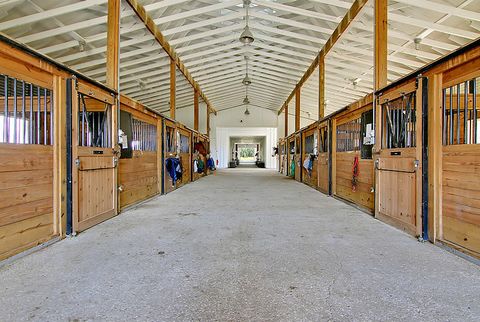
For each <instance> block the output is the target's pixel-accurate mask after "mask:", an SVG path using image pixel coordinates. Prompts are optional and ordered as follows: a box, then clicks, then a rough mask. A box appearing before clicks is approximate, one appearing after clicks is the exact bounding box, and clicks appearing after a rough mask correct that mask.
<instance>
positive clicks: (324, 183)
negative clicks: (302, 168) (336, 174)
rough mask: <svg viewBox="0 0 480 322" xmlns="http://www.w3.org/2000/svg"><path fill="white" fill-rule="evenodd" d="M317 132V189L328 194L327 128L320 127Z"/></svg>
mask: <svg viewBox="0 0 480 322" xmlns="http://www.w3.org/2000/svg"><path fill="white" fill-rule="evenodd" d="M318 132H319V135H318V151H319V152H318V160H317V165H318V189H319V190H320V191H322V192H323V193H326V194H328V193H329V191H328V190H329V189H328V186H329V179H330V170H329V137H328V127H327V126H323V127H320V129H319V130H318Z"/></svg>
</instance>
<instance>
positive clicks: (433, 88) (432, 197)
mask: <svg viewBox="0 0 480 322" xmlns="http://www.w3.org/2000/svg"><path fill="white" fill-rule="evenodd" d="M428 81H429V84H428V125H427V124H423V126H428V237H429V239H430V241H432V242H435V241H436V240H438V239H443V222H442V219H443V217H442V148H443V146H442V126H441V124H442V87H443V86H442V82H443V75H442V74H435V75H433V76H432V77H429V80H428Z"/></svg>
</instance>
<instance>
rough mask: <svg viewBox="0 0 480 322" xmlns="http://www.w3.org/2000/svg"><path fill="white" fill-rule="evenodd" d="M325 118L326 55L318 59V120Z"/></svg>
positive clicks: (321, 55)
mask: <svg viewBox="0 0 480 322" xmlns="http://www.w3.org/2000/svg"><path fill="white" fill-rule="evenodd" d="M324 117H325V55H323V54H320V56H319V57H318V119H319V120H321V119H322V118H324Z"/></svg>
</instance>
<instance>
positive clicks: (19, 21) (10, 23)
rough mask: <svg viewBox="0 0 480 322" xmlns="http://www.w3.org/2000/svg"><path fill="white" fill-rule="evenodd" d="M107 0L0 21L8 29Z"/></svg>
mask: <svg viewBox="0 0 480 322" xmlns="http://www.w3.org/2000/svg"><path fill="white" fill-rule="evenodd" d="M105 3H107V0H85V1H80V2H77V3H73V4H69V5H66V6H61V7H57V8H54V9H50V10H45V11H43V12H39V13H34V14H31V15H28V16H23V17H19V18H15V19H11V20H7V21H5V22H2V23H0V30H6V29H9V28H13V27H20V26H23V25H26V24H30V23H34V22H37V21H41V20H44V19H51V18H52V17H57V16H60V15H64V14H67V13H71V12H75V11H79V10H82V9H86V8H89V7H93V6H98V5H103V4H105Z"/></svg>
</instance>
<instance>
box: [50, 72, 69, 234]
mask: <svg viewBox="0 0 480 322" xmlns="http://www.w3.org/2000/svg"><path fill="white" fill-rule="evenodd" d="M53 91H54V93H55V95H54V100H55V101H54V106H55V113H54V123H53V124H54V128H53V130H54V133H55V137H54V141H53V142H54V146H53V147H54V160H55V166H54V169H55V171H54V172H53V176H54V182H55V186H54V195H53V198H54V209H55V211H54V217H53V223H54V225H53V230H54V234H55V235H59V236H65V232H66V227H67V216H66V208H67V160H66V157H65V156H66V154H67V144H66V140H67V128H66V126H65V124H66V119H67V117H66V111H65V100H66V96H65V93H66V88H65V79H64V78H63V77H61V76H55V77H54V79H53Z"/></svg>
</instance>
